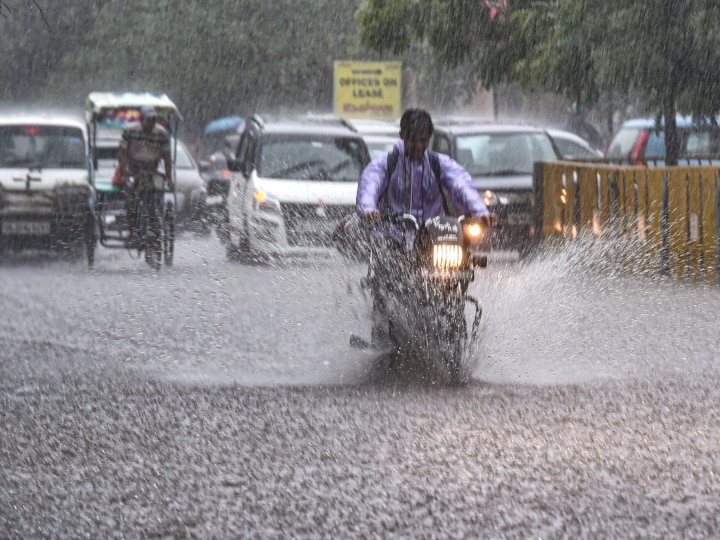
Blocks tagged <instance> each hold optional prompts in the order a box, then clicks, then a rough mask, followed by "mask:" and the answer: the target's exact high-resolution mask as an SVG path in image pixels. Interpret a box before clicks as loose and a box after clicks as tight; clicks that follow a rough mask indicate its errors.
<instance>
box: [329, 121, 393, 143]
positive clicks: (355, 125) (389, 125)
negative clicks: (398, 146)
mask: <svg viewBox="0 0 720 540" xmlns="http://www.w3.org/2000/svg"><path fill="white" fill-rule="evenodd" d="M343 122H344V123H345V124H346V125H347V126H348V127H349V128H350V129H352V130H354V131H357V132H358V133H360V134H361V135H384V136H386V137H393V138H394V139H395V140H398V139H399V138H400V122H399V121H391V120H375V119H372V118H352V119H348V118H346V119H343Z"/></svg>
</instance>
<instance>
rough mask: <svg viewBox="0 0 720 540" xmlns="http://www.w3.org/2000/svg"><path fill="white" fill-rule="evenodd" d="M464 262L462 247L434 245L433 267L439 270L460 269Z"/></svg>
mask: <svg viewBox="0 0 720 540" xmlns="http://www.w3.org/2000/svg"><path fill="white" fill-rule="evenodd" d="M462 262H463V249H462V246H459V245H457V244H433V267H434V268H438V269H451V268H460V267H461V266H462Z"/></svg>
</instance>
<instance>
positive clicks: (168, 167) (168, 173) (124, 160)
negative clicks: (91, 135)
mask: <svg viewBox="0 0 720 540" xmlns="http://www.w3.org/2000/svg"><path fill="white" fill-rule="evenodd" d="M161 159H162V160H163V162H164V164H165V177H166V178H167V182H168V184H169V185H170V188H171V189H174V185H173V177H172V157H171V155H170V136H169V134H168V132H167V130H166V129H165V128H164V127H162V126H161V125H160V124H158V122H157V112H156V111H155V108H154V107H150V106H145V107H141V108H140V121H139V122H130V123H129V124H128V125H127V126H125V128H124V129H123V134H122V140H121V141H120V148H119V150H118V163H119V165H120V170H121V171H122V172H123V175H124V178H125V181H124V182H123V183H124V185H125V190H126V195H127V197H126V208H127V218H128V225H129V227H130V236H129V238H128V240H127V242H126V246H127V247H129V248H136V247H139V244H138V235H137V212H136V209H135V208H136V201H137V196H138V186H139V184H140V182H139V181H138V180H139V179H141V178H143V177H147V175H151V174H154V173H156V172H157V168H158V164H159V163H160V160H161ZM130 176H132V177H133V178H135V182H133V183H129V182H127V178H128V177H130Z"/></svg>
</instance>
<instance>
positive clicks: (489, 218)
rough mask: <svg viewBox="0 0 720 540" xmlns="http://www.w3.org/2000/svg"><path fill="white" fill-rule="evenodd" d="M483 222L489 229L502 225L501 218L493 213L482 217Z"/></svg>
mask: <svg viewBox="0 0 720 540" xmlns="http://www.w3.org/2000/svg"><path fill="white" fill-rule="evenodd" d="M480 219H481V220H482V222H483V223H484V224H485V225H487V226H488V227H497V226H498V225H500V216H498V215H497V214H493V213H488V214H483V215H482V216H480Z"/></svg>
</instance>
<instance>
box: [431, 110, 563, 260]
mask: <svg viewBox="0 0 720 540" xmlns="http://www.w3.org/2000/svg"><path fill="white" fill-rule="evenodd" d="M430 149H431V150H434V151H435V152H440V153H443V154H447V155H449V156H450V157H452V158H453V159H455V160H456V161H457V162H458V163H460V165H462V166H463V167H465V168H466V169H467V170H468V172H469V173H470V175H471V176H472V178H473V182H474V183H475V187H477V189H478V191H479V192H480V194H481V195H482V196H483V198H484V200H485V204H486V205H487V206H488V208H489V209H490V211H491V212H494V213H496V214H498V215H499V216H500V221H501V224H502V226H501V228H498V229H496V230H494V231H493V233H492V235H491V236H490V239H489V243H488V244H487V245H485V246H483V247H484V248H488V249H494V248H498V249H515V250H518V251H519V252H520V255H521V256H525V255H527V254H528V253H530V252H531V251H532V250H533V248H534V247H535V245H536V235H535V232H536V231H535V229H534V226H533V224H532V189H533V164H534V163H535V162H536V161H554V160H558V159H560V158H561V156H560V153H559V151H558V149H557V147H556V146H555V144H554V142H553V140H552V138H551V137H550V135H548V133H547V131H545V130H544V129H542V128H540V127H535V126H530V125H524V124H513V123H496V122H458V123H456V124H454V125H452V124H447V125H443V124H442V123H441V124H439V125H436V126H435V133H434V134H433V136H432V140H431V142H430Z"/></svg>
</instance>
